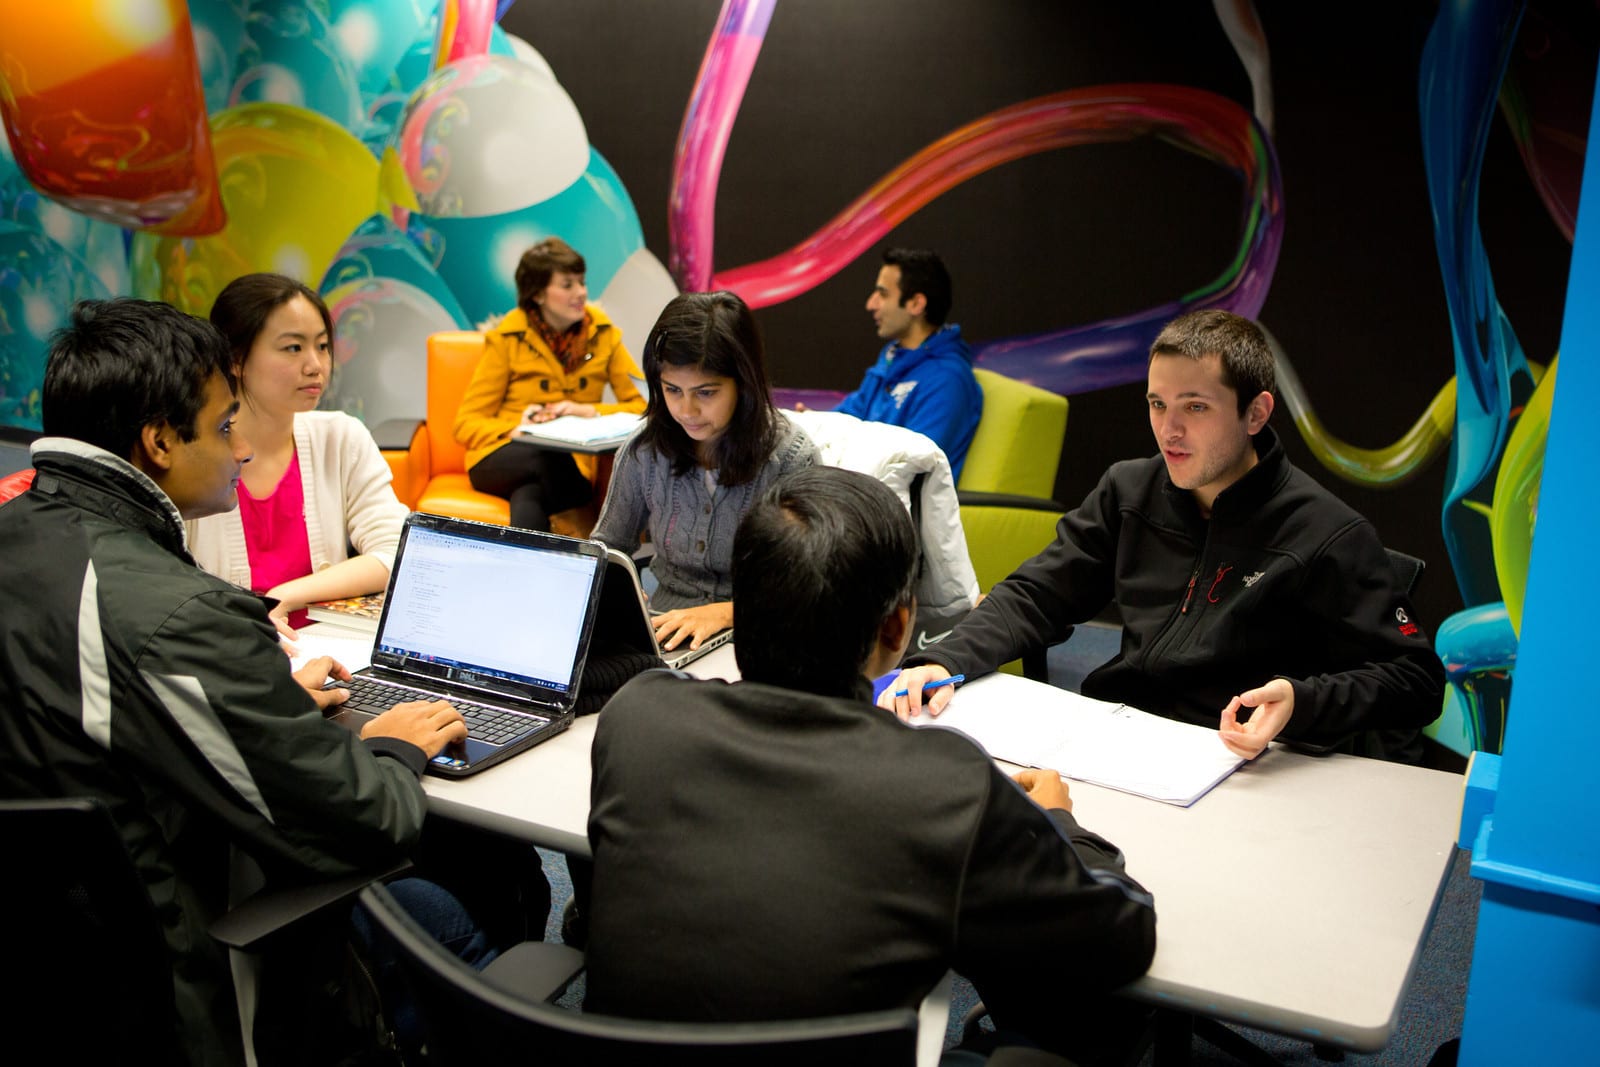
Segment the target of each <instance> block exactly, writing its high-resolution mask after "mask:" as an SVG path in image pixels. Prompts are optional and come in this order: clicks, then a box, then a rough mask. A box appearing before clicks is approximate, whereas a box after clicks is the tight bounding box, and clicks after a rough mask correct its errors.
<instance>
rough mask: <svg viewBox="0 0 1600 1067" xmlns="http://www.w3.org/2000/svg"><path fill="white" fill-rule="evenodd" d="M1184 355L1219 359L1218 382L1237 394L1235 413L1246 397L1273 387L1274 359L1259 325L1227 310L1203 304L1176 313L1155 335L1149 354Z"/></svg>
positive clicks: (1244, 405) (1247, 401)
mask: <svg viewBox="0 0 1600 1067" xmlns="http://www.w3.org/2000/svg"><path fill="white" fill-rule="evenodd" d="M1157 356H1188V357H1189V358H1190V359H1196V360H1198V359H1205V358H1206V357H1207V356H1217V357H1218V358H1220V359H1221V360H1222V384H1223V385H1226V386H1227V387H1228V388H1230V389H1232V390H1233V391H1234V393H1235V394H1237V395H1238V398H1239V400H1238V402H1239V414H1241V415H1243V414H1244V413H1245V409H1246V408H1248V407H1249V406H1250V401H1252V400H1254V399H1255V398H1256V397H1258V396H1260V395H1261V394H1262V393H1270V392H1272V391H1273V390H1275V389H1276V388H1277V384H1278V382H1277V361H1276V360H1274V359H1273V356H1272V346H1271V345H1269V344H1267V335H1266V334H1265V333H1263V332H1262V330H1261V327H1259V326H1257V325H1256V324H1255V323H1253V322H1251V321H1250V320H1249V319H1247V318H1245V317H1244V316H1243V315H1235V314H1234V313H1233V312H1231V311H1218V310H1217V309H1215V308H1206V309H1204V310H1202V311H1190V312H1188V313H1186V314H1183V315H1179V316H1178V317H1177V318H1175V319H1173V320H1172V321H1171V322H1169V323H1167V324H1166V326H1164V327H1162V330H1161V333H1160V334H1158V335H1157V336H1156V339H1155V342H1154V343H1153V344H1151V345H1150V358H1151V359H1155V358H1156V357H1157Z"/></svg>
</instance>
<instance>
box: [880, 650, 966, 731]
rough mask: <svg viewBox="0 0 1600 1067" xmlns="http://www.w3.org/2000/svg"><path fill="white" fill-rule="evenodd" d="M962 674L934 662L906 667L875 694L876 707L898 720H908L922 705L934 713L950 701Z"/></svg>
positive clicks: (931, 713) (961, 679)
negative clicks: (955, 673) (882, 689)
mask: <svg viewBox="0 0 1600 1067" xmlns="http://www.w3.org/2000/svg"><path fill="white" fill-rule="evenodd" d="M964 680H965V679H964V677H963V676H962V675H959V674H957V675H954V676H952V675H951V674H950V672H949V671H947V670H945V669H944V668H943V667H940V666H938V665H937V664H933V663H929V664H925V665H923V666H921V667H910V668H907V669H906V670H903V671H901V672H900V675H899V677H897V678H896V679H895V680H894V681H892V682H890V683H889V685H888V688H886V689H884V691H883V693H882V695H880V696H879V697H878V706H879V707H881V708H884V709H886V710H888V711H892V712H894V713H895V714H896V715H898V716H899V717H900V718H901V719H909V718H911V717H912V716H913V715H916V714H917V713H918V712H920V711H921V710H922V709H923V707H924V704H926V707H927V709H928V714H930V715H938V714H939V713H940V712H941V711H943V710H944V709H945V706H946V705H947V704H949V703H950V698H951V696H952V695H953V694H954V692H955V687H956V685H957V684H958V683H960V682H962V681H964Z"/></svg>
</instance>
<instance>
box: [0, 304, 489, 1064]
mask: <svg viewBox="0 0 1600 1067" xmlns="http://www.w3.org/2000/svg"><path fill="white" fill-rule="evenodd" d="M238 407H239V404H238V401H237V400H236V399H235V397H234V376H233V371H232V355H231V353H230V351H229V348H228V344H227V341H226V340H224V338H223V337H222V335H221V334H220V333H218V332H217V330H216V329H215V327H213V326H212V325H211V324H210V323H208V322H205V321H204V320H202V319H196V318H192V317H191V316H188V315H185V314H183V313H182V312H180V311H177V310H176V309H174V308H171V307H168V306H167V305H165V304H155V303H147V302H145V301H137V300H113V301H105V302H86V303H83V304H80V305H78V307H76V308H75V309H74V310H73V313H72V325H71V326H70V327H68V328H67V329H65V330H63V331H61V332H60V333H58V334H57V335H56V337H55V338H54V340H53V342H52V345H51V354H50V361H49V364H48V366H47V368H46V370H45V379H44V389H43V414H44V430H45V433H46V435H47V436H45V437H42V438H40V439H39V440H38V441H37V442H35V443H34V445H33V460H34V466H35V468H36V470H37V474H36V476H35V478H34V482H33V486H32V487H31V488H30V489H29V490H28V491H27V492H25V493H23V494H22V495H21V496H19V497H17V498H16V499H14V500H12V501H10V502H8V503H6V504H4V505H3V506H0V648H3V649H4V650H5V653H4V655H3V656H0V692H4V693H5V694H6V701H5V714H4V715H3V716H0V795H3V796H7V797H46V798H49V797H76V796H88V797H95V798H97V799H99V800H101V801H102V802H104V803H105V805H106V806H107V808H109V809H110V812H111V815H112V817H113V819H114V820H115V822H116V824H117V827H118V829H119V830H120V831H121V834H122V838H123V841H124V843H125V844H126V846H127V849H128V852H129V854H130V856H131V857H132V859H133V861H134V864H135V866H136V867H137V868H138V870H139V872H140V875H141V877H142V880H143V882H144V884H145V886H146V888H147V889H148V891H149V893H150V896H151V902H152V903H153V904H154V905H155V910H156V913H157V914H158V915H159V916H160V918H161V921H162V923H163V927H164V932H165V935H166V940H167V944H168V947H169V950H170V953H171V962H172V968H173V990H172V995H173V1004H174V1010H175V1015H176V1017H177V1026H178V1031H179V1032H178V1035H177V1038H178V1042H179V1044H181V1046H182V1047H183V1050H184V1053H185V1055H186V1058H187V1059H188V1061H189V1062H192V1063H232V1062H241V1061H242V1060H243V1058H244V1048H243V1045H242V1041H241V1036H240V1033H239V1028H238V1016H237V1012H236V1008H235V1005H234V1002H233V996H232V987H231V983H230V979H229V974H228V961H227V957H226V953H225V951H224V950H223V949H222V948H221V947H220V946H219V945H218V944H217V943H216V942H214V941H213V940H212V939H211V938H210V936H209V935H208V934H207V933H206V928H207V927H208V926H209V925H210V923H211V921H212V920H214V919H215V918H216V917H217V916H218V915H220V914H221V912H222V910H223V909H224V908H225V907H226V905H227V903H228V901H227V895H228V891H229V884H228V869H229V849H230V847H232V846H237V847H239V848H241V849H243V850H244V851H245V852H247V853H249V855H250V856H251V857H252V858H253V859H255V861H256V862H257V863H258V864H259V865H260V866H261V867H262V869H263V870H264V871H265V872H266V874H267V876H268V879H269V882H271V881H272V880H274V879H278V878H284V879H308V878H317V877H326V876H330V875H337V874H347V873H351V872H354V871H359V870H367V869H372V868H375V867H379V866H388V865H392V864H393V863H395V862H396V861H398V860H400V859H402V858H403V857H404V856H406V855H407V853H408V852H409V850H410V849H411V847H412V846H413V845H414V844H415V843H416V841H417V837H418V834H419V833H420V832H421V829H422V820H423V813H424V810H425V804H424V799H425V798H424V797H423V794H422V788H421V785H420V783H419V781H418V778H419V776H420V775H421V773H422V769H423V765H424V763H425V762H426V760H427V759H428V758H429V757H431V756H433V755H434V754H436V753H437V752H438V751H439V750H440V749H441V748H443V747H444V745H445V744H446V743H448V742H449V741H452V740H461V739H464V738H465V737H466V726H465V724H464V723H463V722H462V720H461V716H460V714H459V713H458V712H456V710H455V709H454V708H452V707H451V706H450V705H449V704H446V703H444V702H443V701H432V702H427V703H415V704H405V705H401V706H399V707H396V708H394V709H393V710H391V711H390V712H388V713H387V714H385V715H382V716H380V717H378V718H377V719H375V720H373V721H372V722H370V723H368V724H367V725H366V727H365V729H364V730H363V731H362V737H363V739H364V740H357V739H356V737H355V736H354V735H353V734H352V733H351V732H350V731H348V730H347V729H345V728H344V727H343V726H339V725H335V724H334V723H331V722H328V721H326V720H325V719H324V718H323V717H322V714H321V713H320V710H319V707H320V706H324V705H327V704H331V703H337V702H339V701H342V700H343V699H344V698H345V695H346V694H345V693H344V691H342V690H335V691H323V690H322V688H321V687H322V684H323V682H324V681H326V679H327V677H328V675H329V672H330V671H336V672H338V673H344V672H343V670H342V668H337V667H336V666H335V665H334V664H333V662H332V661H331V660H329V659H328V658H327V657H322V658H321V659H319V660H314V661H312V662H311V663H310V664H308V665H307V666H306V667H305V668H303V669H302V670H301V671H300V672H299V673H298V674H291V673H290V667H289V661H288V659H287V658H286V657H285V656H284V654H283V652H282V651H281V650H280V649H279V647H278V641H277V634H276V631H275V630H274V628H273V625H272V623H271V621H270V620H269V619H268V617H267V605H266V604H265V603H264V602H263V601H262V600H261V599H260V598H259V597H256V596H254V595H253V594H251V593H249V592H248V591H246V590H241V589H237V588H235V587H234V586H232V585H229V584H228V583H227V582H224V581H222V580H221V579H219V578H214V577H212V576H211V575H209V574H206V573H205V572H204V571H202V570H200V569H199V568H198V567H196V566H195V565H194V562H193V560H192V559H191V558H190V557H189V554H188V552H187V551H186V550H185V548H184V539H183V536H184V535H183V520H185V519H194V518H199V517H201V516H204V515H210V514H214V513H216V512H219V511H225V510H227V509H229V508H232V507H234V506H235V504H236V501H237V491H238V482H239V472H240V468H241V466H242V465H243V464H244V463H245V462H247V461H248V460H249V459H250V445H249V443H248V442H247V441H245V440H243V439H242V438H241V437H240V436H239V435H238V434H237V433H236V432H235V431H234V428H233V418H234V414H235V413H236V412H237V411H238ZM344 676H345V677H348V674H344ZM22 862H27V860H26V858H24V859H23V860H22ZM19 921H22V922H26V921H27V920H26V917H25V916H23V917H19ZM81 962H82V961H80V963H81ZM84 965H90V964H84ZM72 1007H73V1008H74V1010H78V1009H80V1008H81V1006H77V1005H73V1006H72ZM93 1011H94V1009H93V1006H92V1005H91V1006H89V1007H88V1008H84V1009H82V1010H81V1011H80V1014H81V1013H82V1012H87V1015H88V1016H89V1018H88V1019H87V1022H88V1023H89V1025H93V1019H92V1015H93Z"/></svg>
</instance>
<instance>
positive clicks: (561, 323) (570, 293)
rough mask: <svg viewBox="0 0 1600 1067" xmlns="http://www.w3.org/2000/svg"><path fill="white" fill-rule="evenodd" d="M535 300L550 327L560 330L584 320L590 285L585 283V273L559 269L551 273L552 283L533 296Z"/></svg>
mask: <svg viewBox="0 0 1600 1067" xmlns="http://www.w3.org/2000/svg"><path fill="white" fill-rule="evenodd" d="M533 302H534V303H535V304H538V305H539V313H540V314H541V315H543V316H544V321H545V322H547V323H549V324H550V328H551V329H553V330H556V331H557V332H559V331H561V330H565V329H566V328H567V327H569V326H571V325H572V324H573V323H576V322H581V321H583V309H584V306H585V305H587V304H588V302H589V287H588V286H587V285H585V284H584V282H583V275H581V274H568V273H567V272H566V271H564V270H558V271H556V272H555V273H554V274H552V275H550V284H549V285H547V286H545V287H544V290H543V291H542V292H541V293H539V295H538V296H536V297H534V298H533Z"/></svg>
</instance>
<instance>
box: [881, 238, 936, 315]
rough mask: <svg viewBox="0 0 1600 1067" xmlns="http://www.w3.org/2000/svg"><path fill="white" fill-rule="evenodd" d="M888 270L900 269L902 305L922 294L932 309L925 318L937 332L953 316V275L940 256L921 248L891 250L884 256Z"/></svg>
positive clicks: (925, 312) (927, 308)
mask: <svg viewBox="0 0 1600 1067" xmlns="http://www.w3.org/2000/svg"><path fill="white" fill-rule="evenodd" d="M883 263H884V266H887V267H899V268H900V304H901V306H902V307H904V306H905V302H906V301H907V300H910V299H911V298H912V297H914V296H916V295H917V294H918V293H921V294H922V295H923V296H924V297H926V298H927V301H928V305H927V307H925V308H924V309H923V311H922V317H923V318H925V319H927V320H928V325H929V326H932V327H934V328H935V329H937V328H938V327H940V326H943V325H944V318H945V316H946V315H948V314H950V272H949V271H948V270H946V269H945V266H944V260H942V259H940V258H939V254H938V253H937V252H929V251H926V250H924V249H920V248H891V249H889V250H888V251H887V252H885V253H884V254H883Z"/></svg>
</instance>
